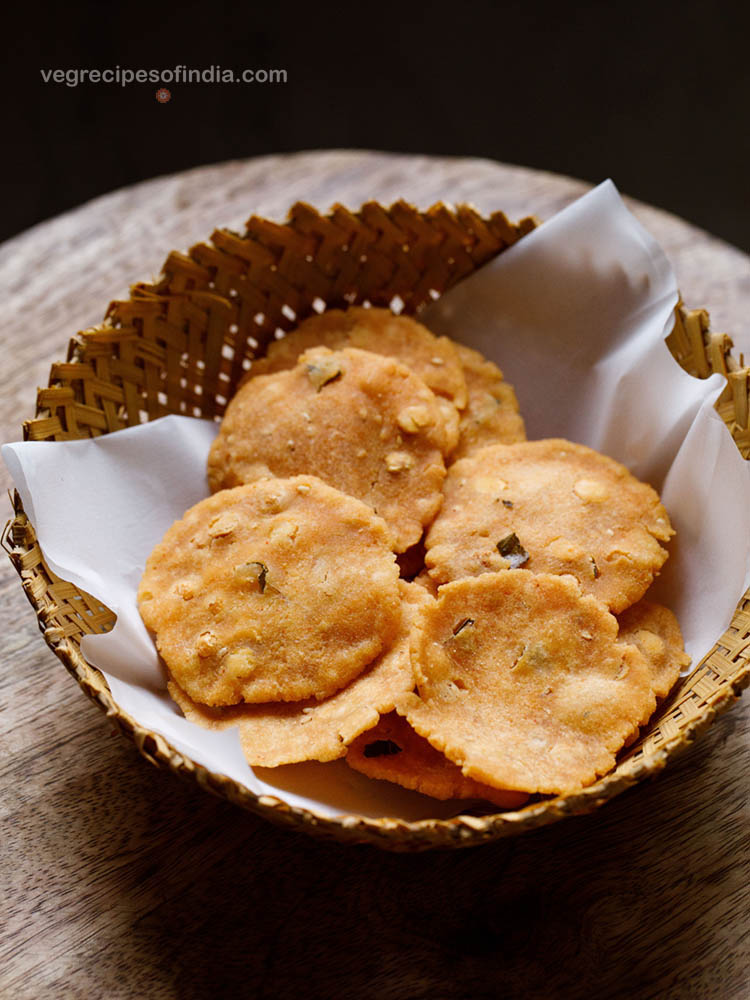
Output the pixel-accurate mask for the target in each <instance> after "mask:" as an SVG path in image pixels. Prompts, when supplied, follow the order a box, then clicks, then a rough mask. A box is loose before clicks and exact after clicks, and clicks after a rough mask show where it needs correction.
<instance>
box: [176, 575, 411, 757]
mask: <svg viewBox="0 0 750 1000" xmlns="http://www.w3.org/2000/svg"><path fill="white" fill-rule="evenodd" d="M399 594H400V597H401V621H400V625H399V631H398V634H397V635H396V638H395V640H394V641H393V644H392V645H391V646H390V647H389V648H388V649H387V650H386V651H385V652H384V653H381V654H380V656H379V657H378V658H377V659H376V660H375V662H374V663H373V664H371V665H370V666H369V667H368V668H367V669H366V670H365V671H364V672H363V673H361V674H360V675H359V676H358V677H356V678H355V679H354V680H353V681H352V682H351V683H350V684H348V685H347V686H346V687H345V688H342V689H341V690H340V691H337V692H336V694H334V695H332V696H331V697H330V698H326V699H325V700H324V701H314V700H307V701H302V702H290V703H285V704H278V703H276V704H264V705H238V706H234V707H230V708H207V707H206V706H204V705H197V704H196V703H195V702H194V701H192V700H191V699H190V698H189V697H188V696H187V695H186V694H185V692H184V691H182V690H181V689H180V688H179V686H178V685H176V684H175V683H174V682H170V684H169V693H170V694H171V696H172V698H173V699H174V700H175V701H176V702H177V704H178V705H179V706H180V708H181V709H182V711H183V714H184V715H185V718H186V719H188V721H190V722H194V723H195V724H196V725H199V726H202V727H203V728H204V729H226V728H228V727H230V726H237V727H238V728H239V736H240V743H241V745H242V749H243V752H244V754H245V757H246V758H247V762H248V764H250V765H251V766H257V767H278V766H280V765H281V764H295V763H299V762H300V761H304V760H320V761H328V760H336V759H337V758H339V757H343V756H344V755H345V754H346V750H347V747H348V745H349V744H350V743H351V742H352V740H354V739H355V738H356V737H357V736H358V735H359V733H361V732H363V731H364V730H365V729H370V728H371V727H372V726H373V725H374V724H375V723H376V722H377V720H378V717H379V715H380V713H386V712H390V711H392V709H393V707H394V705H395V704H396V701H397V699H398V698H399V697H401V696H403V695H404V694H405V693H406V692H408V691H411V690H412V688H413V687H414V675H413V674H412V670H411V662H410V659H409V633H410V631H411V626H412V622H413V621H414V618H415V615H416V611H417V609H418V608H419V607H421V606H422V605H423V604H425V603H427V602H428V601H429V600H430V598H429V597H428V595H427V594H425V593H424V591H423V590H422V589H421V588H420V587H415V586H414V584H411V583H405V582H404V581H400V582H399Z"/></svg>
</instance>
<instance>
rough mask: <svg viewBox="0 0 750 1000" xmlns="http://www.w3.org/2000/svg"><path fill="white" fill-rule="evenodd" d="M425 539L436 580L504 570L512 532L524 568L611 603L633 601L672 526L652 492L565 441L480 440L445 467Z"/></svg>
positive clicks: (655, 566) (619, 605) (656, 565)
mask: <svg viewBox="0 0 750 1000" xmlns="http://www.w3.org/2000/svg"><path fill="white" fill-rule="evenodd" d="M444 494H445V499H444V502H443V506H442V509H441V511H440V514H439V516H438V517H437V518H436V520H435V522H434V523H433V525H432V527H431V528H430V530H429V532H428V534H427V538H426V543H425V544H426V548H427V554H426V556H425V565H426V566H427V568H428V570H429V572H430V575H431V576H432V577H433V578H434V579H435V581H436V582H437V583H438V584H440V583H445V582H447V581H449V580H457V579H461V578H462V577H466V576H477V575H479V574H481V573H486V572H492V571H497V570H500V569H503V568H506V567H507V566H508V565H509V563H508V561H507V559H505V558H504V557H503V556H502V555H501V554H500V551H499V549H498V545H499V544H501V543H502V541H503V540H504V539H508V538H510V537H511V536H512V535H515V536H516V537H517V539H518V542H519V543H520V546H521V547H522V548H523V550H524V551H525V552H526V553H528V560H527V561H526V562H525V563H523V568H524V569H529V570H531V571H532V572H535V573H569V574H571V575H573V576H575V577H576V579H577V580H578V582H579V583H580V585H581V587H582V588H583V589H584V590H585V591H586V592H587V593H590V594H593V595H594V596H596V597H598V598H599V599H600V600H602V601H603V602H604V603H605V604H607V606H608V607H609V608H611V610H613V611H615V612H620V611H623V610H624V609H625V608H627V607H629V606H630V605H631V604H634V603H635V602H636V601H638V600H639V599H640V598H641V597H642V596H643V594H644V593H645V591H646V589H647V588H648V586H649V584H650V583H651V581H652V580H653V578H654V576H655V574H656V573H657V572H658V570H659V569H660V568H661V566H662V565H663V564H664V561H665V560H666V558H667V551H666V549H665V548H663V547H662V545H661V542H666V541H668V539H669V538H670V537H671V535H672V534H673V531H672V528H671V526H670V523H669V517H668V515H667V512H666V510H665V509H664V507H663V505H662V503H661V502H660V500H659V496H658V494H657V493H656V492H655V490H653V489H652V488H651V487H650V486H648V485H647V484H645V483H641V482H639V481H638V480H637V479H635V477H634V476H632V475H631V474H630V473H629V472H628V470H627V469H626V468H625V467H624V466H623V465H620V464H619V463H618V462H615V461H614V460H613V459H611V458H608V457H606V456H605V455H601V454H599V453H597V452H595V451H592V450H591V449H590V448H586V447H584V446H583V445H579V444H573V443H571V442H569V441H564V440H562V439H548V440H542V441H524V442H521V443H518V444H513V445H493V446H490V447H487V448H482V449H480V450H479V451H477V452H474V453H473V454H472V455H470V456H468V457H467V458H464V459H461V460H460V461H458V462H456V463H455V464H454V465H452V466H451V467H450V469H449V471H448V476H447V478H446V481H445V485H444Z"/></svg>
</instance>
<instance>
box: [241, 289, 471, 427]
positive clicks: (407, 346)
mask: <svg viewBox="0 0 750 1000" xmlns="http://www.w3.org/2000/svg"><path fill="white" fill-rule="evenodd" d="M320 345H322V346H324V347H328V348H331V349H332V350H338V349H340V348H342V347H356V348H359V349H360V350H362V351H371V352H372V353H373V354H383V355H387V356H389V357H393V358H396V359H397V360H399V361H401V362H402V364H405V365H406V366H407V367H408V368H409V369H410V370H411V371H413V372H414V374H415V375H418V376H419V377H420V378H422V379H423V380H424V382H425V384H426V385H428V386H429V387H430V389H432V391H433V392H434V393H436V394H437V395H439V396H445V397H446V398H447V399H449V400H450V401H451V402H453V403H454V404H455V405H456V406H457V407H458V408H459V409H462V408H463V407H464V406H466V401H467V393H466V380H465V377H464V372H463V368H462V365H461V362H460V360H459V357H458V353H457V351H456V346H455V344H454V343H453V341H451V340H449V339H448V337H436V336H435V335H434V334H433V333H430V331H429V330H428V329H427V328H426V327H425V326H423V325H422V324H421V323H418V322H417V321H416V320H414V319H411V318H410V317H409V316H396V315H395V314H394V313H392V312H391V311H390V309H374V308H364V307H363V306H351V307H350V308H349V309H346V310H342V309H328V310H326V312H324V313H320V314H319V315H318V314H316V315H313V316H309V317H308V318H307V319H305V320H303V321H302V323H300V325H299V326H298V327H297V329H296V330H292V331H291V332H290V333H288V334H287V335H286V336H285V337H282V339H281V340H277V341H273V342H272V343H271V344H270V345H269V347H268V353H267V354H266V356H265V358H260V359H259V360H258V361H257V362H254V363H253V369H252V371H251V374H258V375H267V374H269V373H271V372H276V371H282V370H284V369H287V368H293V367H294V365H296V363H297V359H298V358H299V357H300V355H301V354H303V353H304V352H305V351H306V350H308V349H309V348H311V347H317V346H320Z"/></svg>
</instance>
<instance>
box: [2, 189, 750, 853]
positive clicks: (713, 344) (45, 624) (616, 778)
mask: <svg viewBox="0 0 750 1000" xmlns="http://www.w3.org/2000/svg"><path fill="white" fill-rule="evenodd" d="M370 204H373V203H370ZM403 205H404V203H397V205H396V206H391V208H390V209H383V208H382V206H378V208H379V209H381V211H384V212H389V211H390V212H393V210H394V208H398V209H400V208H401V207H402V206H403ZM302 207H303V209H304V211H305V212H310V211H312V212H313V213H315V210H311V209H310V208H309V206H302ZM365 207H366V206H363V208H362V210H360V215H359V216H356V217H357V218H359V217H360V216H361V215H362V213H363V211H364V209H365ZM299 208H300V206H298V205H297V206H293V208H292V209H291V212H290V218H291V219H294V218H295V212H299ZM335 208H340V206H336V207H335ZM439 208H440V210H444V206H439ZM412 211H413V210H412ZM434 211H435V209H431V210H430V212H434ZM303 214H304V213H303ZM315 214H316V215H317V213H315ZM427 214H428V213H421V216H422V217H423V218H424V217H426V216H427ZM498 214H499V213H498ZM318 218H323V217H321V216H318ZM325 218H326V219H330V218H331V216H330V215H329V216H327V217H325ZM473 218H474V219H477V218H479V217H478V216H476V215H474V216H473ZM493 218H494V217H493ZM503 220H504V217H503ZM262 221H264V220H262ZM483 221H485V222H488V221H489V220H483ZM504 221H505V224H506V225H507V220H504ZM252 222H253V220H250V223H249V224H248V226H249V227H250V225H251V224H252ZM535 224H536V223H535V220H523V221H522V222H521V223H519V224H518V225H517V227H516V238H520V237H521V236H523V235H524V234H525V233H526V232H529V231H531V229H533V228H534V225H535ZM269 225H271V226H274V227H277V229H278V228H280V227H279V224H276V223H269ZM214 235H216V234H214ZM232 235H236V234H232ZM242 238H246V237H240V239H242ZM201 246H204V247H205V246H206V245H205V244H203V245H201ZM215 247H216V242H215V241H212V247H211V248H212V249H215ZM193 249H194V250H195V248H193ZM234 249H236V248H234ZM497 252H499V251H497ZM191 256H192V251H191ZM492 256H494V254H492ZM174 257H175V255H174V254H170V257H169V258H168V259H167V262H166V264H165V270H164V275H167V276H168V274H169V265H170V261H172V260H173V259H174ZM184 259H185V261H188V264H187V266H188V267H190V266H192V267H193V268H195V267H196V263H195V261H194V260H193V259H188V258H184ZM164 275H163V276H162V279H160V282H159V283H157V285H155V286H145V285H137V286H135V287H134V289H133V290H132V292H131V302H133V301H136V302H138V303H140V304H142V303H143V302H144V301H145V300H149V301H153V299H154V298H156V300H157V301H158V303H159V305H161V304H162V303H163V302H164V301H165V300H166V299H167V298H169V297H170V296H169V295H168V294H167V292H169V291H171V290H170V289H168V288H166V287H165V284H164V283H165V280H166V278H165V277H164ZM459 280H460V279H459ZM193 294H194V296H195V297H197V295H198V293H193ZM200 294H201V295H202V296H203V298H204V299H205V297H206V296H208V297H210V298H211V299H213V300H216V299H218V300H222V297H221V296H220V295H217V293H216V292H214V291H213V289H212V290H211V291H210V292H206V291H204V292H202V293H200ZM117 305H118V304H116V303H113V304H112V305H111V306H110V308H109V309H108V311H107V315H106V317H105V321H104V323H103V324H101V325H100V326H99V327H97V328H94V332H98V333H99V334H101V333H102V332H103V331H104V332H105V333H106V331H112V332H113V333H114V331H115V330H117V329H118V328H117V326H116V325H115V322H114V321H113V316H115V315H116V311H113V307H115V306H117ZM119 305H122V304H119ZM670 339H671V340H672V343H670V347H671V348H672V353H673V354H674V355H675V357H676V359H677V360H678V361H679V362H680V363H681V364H682V365H683V367H685V368H687V369H688V370H690V367H691V366H692V368H693V371H692V372H691V373H692V374H694V375H697V376H698V377H706V376H707V375H709V374H711V372H712V371H717V370H718V371H721V372H723V374H724V375H725V376H726V377H727V380H728V384H727V391H726V392H725V394H723V396H722V400H723V402H724V407H725V410H726V409H727V407H730V408H731V407H733V411H732V413H731V414H729V416H731V417H732V418H733V419H734V425H732V424H731V423H730V420H729V419H728V418H727V417H728V413H727V412H724V413H722V416H723V417H724V420H725V423H727V424H728V425H729V426H730V430H732V433H733V436H734V437H735V440H736V442H737V444H738V447H740V450H741V452H742V451H743V450H744V449H743V447H742V443H743V442H744V438H743V437H742V435H743V433H744V434H746V433H747V430H746V426H747V421H745V426H743V416H746V410H747V391H746V389H747V369H744V368H743V367H742V365H741V364H738V363H737V362H736V360H735V359H734V358H733V356H732V351H731V349H732V342H731V339H730V338H728V337H727V336H726V335H723V334H719V335H717V334H714V333H712V332H711V331H710V328H709V322H708V314H707V313H706V312H705V311H704V310H693V311H690V312H688V311H687V310H685V309H684V307H683V306H682V303H680V305H679V306H678V309H677V310H676V314H675V328H674V329H673V331H672V334H671V335H670V338H668V340H670ZM699 348H700V349H699ZM85 351H86V340H85V334H84V335H83V336H79V337H78V338H73V339H71V340H70V342H69V348H68V354H67V360H66V362H61V363H60V365H59V366H57V367H60V366H61V365H64V366H65V367H66V368H70V366H72V365H85V364H87V360H86V353H85ZM681 353H682V355H683V357H680V354H681ZM686 359H687V360H689V362H690V364H689V365H688V364H686V363H685V362H686ZM702 368H705V370H702ZM55 370H56V366H53V369H52V373H51V375H50V383H49V386H48V390H49V391H50V392H52V391H57V385H58V383H57V382H56V381H55ZM740 379H744V382H741V381H740ZM737 385H739V387H740V389H741V390H744V391H745V401H744V406H745V411H744V413H743V392H742V391H740V392H737V391H735V390H736V388H737ZM729 390H732V392H730V391H729ZM722 400H720V402H721V401H722ZM719 409H720V412H721V408H720V407H719ZM45 410H49V401H48V399H47V398H46V397H45V396H44V390H41V391H40V394H39V403H38V408H37V413H38V414H39V413H40V411H45ZM45 419H46V418H44V417H41V418H40V417H39V416H37V418H36V420H35V421H28V422H26V424H25V425H24V437H25V438H26V439H32V440H33V439H35V437H39V435H38V434H35V433H34V430H35V428H34V425H35V424H39V423H41V422H42V421H44V420H45ZM148 419H152V415H151V414H149V415H148ZM45 429H46V428H45ZM117 429H119V428H118V427H115V428H110V427H106V426H105V427H101V428H99V431H100V432H101V433H107V432H116V430H117ZM735 430H736V431H737V433H735ZM70 436H76V435H75V434H74V435H70ZM77 436H88V435H87V434H85V433H84V434H79V435H77ZM13 506H14V517H13V518H12V519H11V520H10V521H9V522H8V524H7V525H6V526H5V531H4V532H3V536H2V544H3V547H4V548H5V549H6V551H7V552H8V554H9V556H10V558H11V561H12V562H13V564H14V566H15V567H16V569H17V571H18V572H19V575H20V577H21V580H22V584H23V589H24V592H25V593H26V595H27V598H28V599H29V601H30V603H31V604H32V606H33V607H34V609H35V612H36V614H37V618H38V622H39V627H40V629H41V631H42V634H43V636H44V638H45V641H46V642H47V644H48V645H49V646H50V648H51V649H52V650H53V652H54V653H55V654H56V655H57V656H58V657H59V658H60V660H61V661H62V662H63V664H64V665H65V666H66V668H67V669H68V671H69V672H70V673H71V674H72V675H73V676H74V677H75V679H76V681H77V682H78V684H79V685H80V686H81V688H82V689H83V690H84V692H85V693H86V694H87V695H88V696H89V697H90V698H91V699H92V700H93V701H94V702H95V703H97V704H98V705H99V706H100V708H102V709H103V710H104V711H105V713H106V715H107V717H108V718H109V719H110V721H111V722H112V723H113V725H114V726H115V728H117V729H118V730H119V731H120V732H121V733H122V734H123V735H125V736H126V737H128V738H129V739H131V740H132V741H133V742H134V743H135V746H136V748H137V749H138V751H139V752H140V753H141V755H142V756H144V757H146V759H147V760H149V761H150V762H151V763H152V764H155V765H156V766H166V767H168V768H169V769H170V770H172V771H174V772H175V773H177V774H179V775H182V776H185V777H189V778H191V779H192V780H195V781H197V782H198V784H199V785H201V787H203V788H205V789H206V790H208V791H211V792H213V793H215V794H218V795H220V796H222V797H225V798H227V799H229V800H230V801H232V802H234V803H236V804H238V805H240V806H242V807H243V808H245V809H248V810H249V811H252V812H255V813H257V814H259V815H261V816H264V817H265V818H267V819H270V820H272V821H273V822H275V823H277V824H281V825H286V826H289V827H293V828H296V829H299V828H303V829H305V830H307V831H308V832H311V833H314V834H319V835H322V836H326V837H328V838H333V839H336V840H339V841H344V842H357V843H361V842H369V843H372V844H376V845H378V846H381V847H385V848H387V849H391V850H421V849H427V848H433V847H458V846H470V845H472V844H478V843H482V842H487V841H490V840H494V839H497V838H498V837H501V836H506V835H512V834H515V833H520V832H523V831H525V830H528V829H533V828H536V827H539V826H542V825H546V824H548V823H551V822H554V821H556V820H557V819H560V818H563V817H565V816H570V815H581V814H584V813H588V812H591V811H593V810H594V809H596V808H597V807H598V806H599V805H601V804H603V803H604V802H605V801H608V800H609V799H611V798H613V797H614V796H616V795H618V794H620V793H621V792H622V791H625V790H626V789H627V788H629V787H632V786H633V785H635V784H637V783H638V782H640V781H642V780H643V779H644V778H646V777H649V776H653V775H655V774H657V773H659V772H660V771H661V770H663V768H664V767H665V766H666V764H667V763H668V761H670V760H672V759H673V758H674V757H675V756H676V755H677V754H678V753H679V752H680V751H681V750H683V749H685V748H686V747H687V746H689V745H691V744H692V742H693V741H694V740H695V739H696V738H697V737H698V736H699V735H700V734H701V733H702V732H703V731H705V729H706V728H707V727H708V726H709V725H710V724H711V723H712V722H713V720H714V718H715V717H716V716H717V715H718V714H719V713H720V712H722V711H724V710H726V709H727V708H728V707H729V706H730V705H731V704H733V703H734V701H735V700H736V699H737V697H738V696H739V694H740V692H741V691H742V689H743V688H744V687H746V686H747V685H748V683H750V648H748V653H747V656H746V657H745V658H744V659H743V661H742V662H741V663H740V666H739V668H738V669H737V670H734V671H733V672H732V674H731V676H727V677H724V676H722V681H725V682H726V683H723V684H719V685H718V686H717V689H716V690H715V691H714V692H713V694H712V696H711V697H710V698H708V699H707V700H706V703H705V704H704V705H703V706H702V708H701V710H700V711H699V712H696V713H695V714H694V715H692V717H691V718H690V719H689V720H688V721H687V723H686V724H685V725H684V726H682V727H680V728H679V729H677V730H676V731H675V732H674V733H673V734H672V735H671V736H669V737H667V738H665V739H663V740H662V742H661V743H660V744H659V745H658V746H657V747H652V748H651V750H650V752H649V753H648V754H640V755H636V756H628V757H626V759H625V760H624V761H621V762H620V763H619V764H618V765H617V767H616V769H615V770H614V771H612V772H610V773H609V774H607V775H605V776H604V777H603V778H600V779H599V780H598V781H597V782H595V783H594V784H592V785H589V786H587V787H586V788H584V789H582V790H581V791H579V792H575V793H570V794H567V795H564V796H557V797H555V798H545V799H541V800H539V801H536V802H533V803H531V804H529V805H527V806H525V807H523V808H522V809H519V810H516V811H511V812H503V813H495V814H488V815H481V816H480V815H472V814H471V813H466V814H460V815H457V816H454V817H451V818H449V819H433V818H428V819H422V820H413V821H407V820H401V819H398V818H392V817H391V818H374V817H367V816H361V815H356V814H352V815H341V816H337V817H326V816H323V815H321V814H318V813H316V812H315V810H314V809H309V808H302V807H296V806H291V805H289V804H288V803H286V802H285V801H284V800H283V799H281V798H278V797H275V796H271V795H260V796H258V795H255V794H254V793H253V792H251V791H250V789H248V788H247V787H246V786H244V785H241V784H240V783H238V782H236V781H234V780H233V779H231V778H229V777H227V776H226V775H222V774H219V773H214V772H212V771H210V770H209V769H207V768H205V767H203V766H201V765H198V764H196V763H195V762H194V761H192V760H191V759H190V758H189V757H188V756H187V755H185V754H182V753H181V752H180V751H178V750H177V749H176V748H175V747H173V746H172V745H171V744H170V743H169V742H168V740H166V739H165V738H164V737H162V736H161V735H159V734H158V733H155V732H152V731H150V730H148V729H146V728H145V727H143V726H141V725H140V724H139V723H138V722H137V721H136V720H135V719H134V718H133V717H132V716H130V715H129V714H128V713H126V712H125V711H124V710H122V709H121V708H120V706H119V705H118V704H117V703H116V701H115V699H114V697H113V696H112V693H111V691H110V689H109V687H108V685H107V683H106V680H105V679H104V676H103V675H102V673H101V672H100V671H99V670H98V669H97V668H96V667H94V666H93V665H91V664H89V663H88V662H87V661H86V660H85V658H84V657H83V656H82V654H81V653H80V650H79V649H78V648H77V646H76V645H75V644H74V643H72V642H70V641H69V640H68V638H67V637H66V635H65V634H64V630H63V629H61V628H60V627H59V625H58V624H57V623H56V621H55V618H54V612H53V609H52V608H51V607H50V604H49V602H48V601H46V600H45V598H46V597H47V593H48V588H45V587H44V586H43V585H42V586H40V584H39V580H40V579H42V577H41V574H43V573H46V575H47V578H48V579H49V581H50V585H51V582H52V575H51V574H50V572H49V570H48V569H47V567H46V564H45V563H44V561H43V556H42V553H41V550H40V548H39V545H38V542H37V540H36V536H35V533H34V530H33V526H32V525H31V524H30V522H29V521H28V517H27V516H26V513H25V511H24V510H23V506H22V503H21V499H20V496H19V495H18V493H17V492H16V493H15V494H14V497H13ZM63 582H64V581H63ZM78 594H79V595H80V591H79V592H78ZM53 603H54V602H53ZM748 605H750V591H748V592H747V593H746V594H745V595H743V597H742V598H741V600H740V602H739V604H738V606H737V611H736V612H735V616H734V618H733V625H731V626H730V628H729V629H728V630H727V631H726V632H725V633H724V634H723V635H722V636H720V637H719V639H718V640H717V642H716V644H715V645H714V647H713V649H712V650H711V652H710V653H709V654H708V656H707V657H705V658H704V660H703V661H701V664H699V665H698V666H697V667H696V668H695V670H694V671H692V672H691V677H694V676H695V675H696V674H697V672H698V671H699V670H700V669H701V667H702V666H703V665H704V664H705V663H706V662H707V661H710V660H711V657H712V656H714V654H716V653H717V651H720V650H726V651H727V652H729V651H730V650H732V649H733V648H734V645H735V644H734V639H735V634H734V632H733V631H732V629H733V627H734V623H735V622H736V620H737V616H738V615H740V614H741V615H742V616H743V619H742V625H743V627H744V624H745V616H746V611H745V608H746V607H747V606H748ZM748 632H750V628H749V629H748ZM743 635H744V633H743ZM746 646H747V647H750V639H748V640H747V643H746ZM743 649H744V647H740V648H739V649H737V650H735V655H736V656H741V655H742V653H743ZM649 728H651V726H649Z"/></svg>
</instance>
